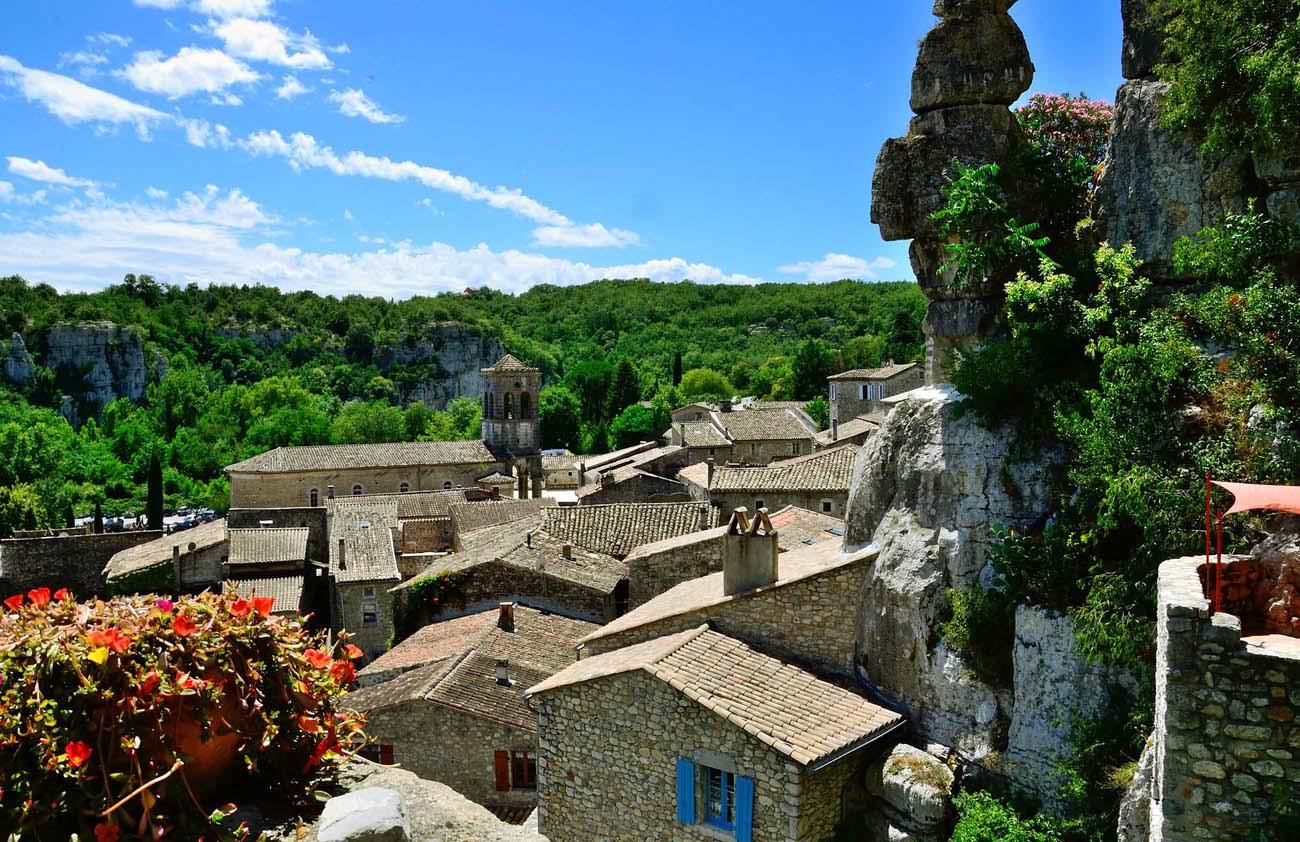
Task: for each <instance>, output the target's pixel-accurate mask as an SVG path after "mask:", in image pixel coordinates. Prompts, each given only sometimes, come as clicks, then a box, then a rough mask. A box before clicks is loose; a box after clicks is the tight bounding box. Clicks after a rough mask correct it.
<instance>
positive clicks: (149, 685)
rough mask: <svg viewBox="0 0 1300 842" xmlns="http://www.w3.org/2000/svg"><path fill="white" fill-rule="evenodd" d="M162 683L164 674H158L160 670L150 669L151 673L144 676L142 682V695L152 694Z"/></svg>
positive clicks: (140, 691)
mask: <svg viewBox="0 0 1300 842" xmlns="http://www.w3.org/2000/svg"><path fill="white" fill-rule="evenodd" d="M161 683H162V676H161V675H159V674H158V671H157V670H150V671H149V674H148V675H146V676H145V677H144V680H143V681H141V682H140V690H139V693H140V695H141V696H152V695H153V691H155V690H157V689H158V685H159V684H161Z"/></svg>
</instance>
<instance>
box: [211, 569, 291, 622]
mask: <svg viewBox="0 0 1300 842" xmlns="http://www.w3.org/2000/svg"><path fill="white" fill-rule="evenodd" d="M302 585H303V578H302V576H301V575H293V576H257V577H251V578H241V579H235V580H232V581H229V582H226V585H225V591H226V593H234V594H236V595H238V596H242V597H252V596H269V597H272V598H274V599H275V605H274V607H273V609H272V610H273V611H274V613H276V614H297V613H298V612H299V611H301V610H302Z"/></svg>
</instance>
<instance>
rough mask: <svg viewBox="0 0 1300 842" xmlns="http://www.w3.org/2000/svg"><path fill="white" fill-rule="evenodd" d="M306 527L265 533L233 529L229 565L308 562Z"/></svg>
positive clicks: (262, 530)
mask: <svg viewBox="0 0 1300 842" xmlns="http://www.w3.org/2000/svg"><path fill="white" fill-rule="evenodd" d="M308 531H309V530H308V529H307V527H305V526H290V527H282V528H262V529H231V530H229V532H228V533H227V534H228V535H229V537H230V557H229V559H228V563H229V564H231V565H235V566H241V565H269V564H284V563H285V562H290V561H297V562H303V561H306V559H307V533H308Z"/></svg>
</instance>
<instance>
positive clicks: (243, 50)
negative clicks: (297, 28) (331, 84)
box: [212, 18, 331, 70]
mask: <svg viewBox="0 0 1300 842" xmlns="http://www.w3.org/2000/svg"><path fill="white" fill-rule="evenodd" d="M212 31H213V34H214V35H216V36H217V37H218V38H220V39H221V40H222V42H223V43H224V44H225V47H226V52H228V53H230V54H231V55H233V56H238V57H239V58H242V59H247V60H248V61H261V62H266V63H268V64H279V65H283V66H285V67H292V68H295V69H297V70H324V69H326V68H329V67H330V66H331V62H330V60H329V56H327V55H325V51H324V50H323V49H322V48H321V46H320V43H319V42H318V41H317V40H316V38H315V37H314V36H312V35H311V34H310V33H307V34H302V35H298V34H294V33H291V32H289V31H287V30H285V29H283V28H281V27H280V26H278V25H276V24H274V23H272V22H271V21H267V20H251V19H249V18H234V19H232V20H227V21H225V22H223V23H220V24H217V25H216V26H215V27H214V28H213V30H212Z"/></svg>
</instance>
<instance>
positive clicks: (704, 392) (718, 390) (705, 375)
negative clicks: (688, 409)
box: [680, 368, 736, 401]
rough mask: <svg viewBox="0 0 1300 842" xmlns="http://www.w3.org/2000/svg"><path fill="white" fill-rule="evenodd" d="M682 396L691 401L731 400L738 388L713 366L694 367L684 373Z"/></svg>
mask: <svg viewBox="0 0 1300 842" xmlns="http://www.w3.org/2000/svg"><path fill="white" fill-rule="evenodd" d="M680 388H681V390H682V397H684V398H686V399H687V400H690V401H699V400H712V401H720V400H730V399H731V398H732V396H734V395H735V393H736V390H735V389H734V388H732V385H731V383H730V382H729V381H728V380H727V378H726V377H724V376H723V375H722V374H721V372H717V371H714V370H713V369H711V368H693V369H691V370H690V371H688V372H686V373H685V374H683V375H682V384H681V387H680Z"/></svg>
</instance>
